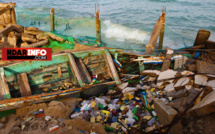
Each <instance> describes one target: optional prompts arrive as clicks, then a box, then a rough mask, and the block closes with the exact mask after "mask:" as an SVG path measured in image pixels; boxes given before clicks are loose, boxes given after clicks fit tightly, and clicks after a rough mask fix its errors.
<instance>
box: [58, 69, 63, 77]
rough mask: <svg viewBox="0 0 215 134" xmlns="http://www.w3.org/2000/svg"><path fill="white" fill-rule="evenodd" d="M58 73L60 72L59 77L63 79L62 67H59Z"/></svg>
mask: <svg viewBox="0 0 215 134" xmlns="http://www.w3.org/2000/svg"><path fill="white" fill-rule="evenodd" d="M57 71H58V75H59V77H62V71H61V67H58V68H57Z"/></svg>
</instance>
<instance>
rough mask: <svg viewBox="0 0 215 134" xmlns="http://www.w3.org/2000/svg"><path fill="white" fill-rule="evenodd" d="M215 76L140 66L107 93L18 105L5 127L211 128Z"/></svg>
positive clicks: (168, 130) (76, 130) (53, 129)
mask: <svg viewBox="0 0 215 134" xmlns="http://www.w3.org/2000/svg"><path fill="white" fill-rule="evenodd" d="M214 82H215V76H214V75H209V74H195V73H193V72H190V71H181V72H180V71H173V70H166V71H162V72H160V71H157V70H144V71H142V72H141V77H133V78H131V79H129V78H128V79H127V80H125V81H124V82H123V83H121V84H119V85H117V86H116V87H115V89H113V90H109V91H108V93H107V94H106V95H100V96H92V97H90V98H88V99H86V100H83V99H80V98H67V99H63V100H61V101H52V102H50V103H49V104H46V103H42V104H34V105H32V106H27V107H23V108H19V109H17V110H16V118H15V121H14V123H15V124H13V125H12V126H10V125H6V127H7V128H9V127H10V129H11V130H10V133H15V132H16V131H17V132H23V133H28V132H29V131H37V132H38V131H41V132H43V133H49V132H56V133H65V132H74V133H94V134H95V133H107V132H113V133H174V134H181V133H197V132H199V131H201V133H210V132H214V128H213V127H210V125H208V126H206V125H205V124H206V123H205V122H208V121H210V122H211V123H214V121H213V120H211V118H213V117H214V112H215V107H214V102H215V97H214V96H215V91H214V89H215V84H214ZM199 126H201V127H199ZM204 127H206V128H207V127H209V128H210V129H204ZM3 130H4V129H3ZM3 130H1V131H3Z"/></svg>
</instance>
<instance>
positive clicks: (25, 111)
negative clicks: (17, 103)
mask: <svg viewBox="0 0 215 134" xmlns="http://www.w3.org/2000/svg"><path fill="white" fill-rule="evenodd" d="M46 108H47V104H46V103H39V104H33V105H31V106H26V107H21V108H17V109H16V116H20V117H21V116H26V115H29V114H33V113H34V112H36V111H39V109H46Z"/></svg>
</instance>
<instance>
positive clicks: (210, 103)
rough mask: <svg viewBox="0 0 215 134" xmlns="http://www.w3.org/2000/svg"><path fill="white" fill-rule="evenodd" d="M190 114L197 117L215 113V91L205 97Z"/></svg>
mask: <svg viewBox="0 0 215 134" xmlns="http://www.w3.org/2000/svg"><path fill="white" fill-rule="evenodd" d="M190 112H191V114H192V115H195V116H198V117H201V116H205V115H208V114H210V113H213V112H215V91H212V92H211V93H209V94H208V95H206V96H205V97H204V98H203V99H202V100H201V101H200V102H199V103H198V104H197V105H195V106H194V107H193V108H192V109H191V111H190Z"/></svg>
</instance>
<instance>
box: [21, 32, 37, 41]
mask: <svg viewBox="0 0 215 134" xmlns="http://www.w3.org/2000/svg"><path fill="white" fill-rule="evenodd" d="M22 41H27V42H33V43H35V42H37V39H36V38H35V36H33V35H29V34H26V33H23V34H22Z"/></svg>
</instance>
